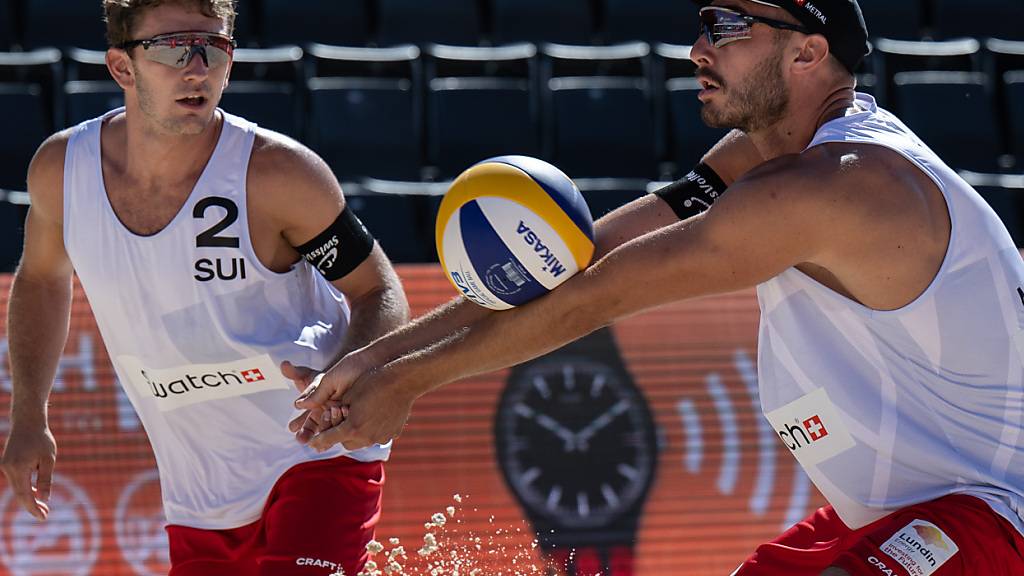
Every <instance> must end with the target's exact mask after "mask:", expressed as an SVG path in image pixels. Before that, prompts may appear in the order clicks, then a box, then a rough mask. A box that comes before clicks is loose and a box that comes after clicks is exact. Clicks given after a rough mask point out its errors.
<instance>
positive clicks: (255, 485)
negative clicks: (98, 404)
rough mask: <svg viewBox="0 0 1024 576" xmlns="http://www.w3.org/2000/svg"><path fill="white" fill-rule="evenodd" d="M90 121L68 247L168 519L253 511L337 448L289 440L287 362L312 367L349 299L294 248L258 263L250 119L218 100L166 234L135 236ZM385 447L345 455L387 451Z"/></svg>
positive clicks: (70, 179) (345, 314)
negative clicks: (206, 147)
mask: <svg viewBox="0 0 1024 576" xmlns="http://www.w3.org/2000/svg"><path fill="white" fill-rule="evenodd" d="M121 110H123V109H119V110H114V111H111V112H109V113H107V114H106V115H105V116H104V117H102V118H96V119H93V120H90V121H87V122H84V123H82V124H80V125H78V126H77V127H75V128H74V132H73V134H72V135H71V138H70V140H69V141H68V146H67V154H66V156H65V163H64V244H65V247H66V249H67V253H68V254H69V255H70V257H71V261H72V263H73V265H74V268H75V271H76V273H77V274H78V277H79V279H80V281H81V284H82V286H83V288H84V289H85V293H86V295H87V296H88V299H89V303H90V305H91V306H92V311H93V314H94V315H95V317H96V323H97V325H98V326H99V330H100V333H101V334H102V336H103V341H104V343H105V344H106V347H107V351H108V352H109V354H110V359H111V363H112V364H113V366H114V369H115V371H116V373H117V377H118V379H119V380H120V382H121V386H122V387H123V388H124V391H125V393H126V394H127V396H128V398H129V399H130V400H131V403H132V405H133V406H134V407H135V410H136V411H137V412H138V414H139V417H140V419H141V420H142V424H143V426H144V427H145V429H146V433H147V434H148V435H149V439H150V442H151V443H152V445H153V452H154V453H155V455H156V461H157V465H158V467H159V469H160V488H161V491H162V497H163V504H164V513H165V515H166V517H167V521H168V522H170V523H171V524H179V525H184V526H191V527H195V528H204V529H226V528H234V527H238V526H242V525H244V524H248V523H250V522H253V521H255V520H256V519H258V518H259V516H260V514H261V512H262V509H263V505H264V504H265V502H266V499H267V496H268V495H269V493H270V490H271V488H272V487H273V485H274V483H275V482H276V481H277V479H278V478H279V477H280V476H281V475H282V474H283V473H284V472H285V471H286V470H287V469H288V468H290V467H292V466H294V465H295V464H298V463H301V462H305V461H309V460H318V459H325V458H333V457H336V456H339V455H341V454H344V453H345V452H344V451H343V450H342V449H341V448H337V447H336V448H334V449H332V450H330V451H327V452H324V453H323V454H317V453H316V451H315V450H313V449H311V448H308V447H305V446H302V445H300V444H299V443H298V442H297V441H296V440H295V437H294V436H293V434H292V433H291V432H289V431H288V422H289V420H290V419H291V418H293V417H294V416H296V415H298V412H297V411H296V410H295V409H294V407H293V405H292V402H293V401H294V399H295V397H296V396H297V395H298V393H297V391H296V389H295V387H294V385H293V384H292V383H291V381H289V380H287V379H286V378H284V377H283V376H282V375H281V372H280V369H279V365H280V362H282V361H284V360H289V361H291V362H292V363H294V364H297V365H302V366H309V367H312V368H315V369H323V368H325V367H326V366H327V364H328V363H329V362H330V361H331V360H332V359H333V358H335V357H336V355H337V354H338V353H339V351H340V348H341V344H342V338H343V336H344V334H345V330H346V329H347V327H348V318H349V309H348V305H347V304H346V302H345V300H344V298H343V297H342V295H341V294H340V293H339V292H338V291H337V290H335V288H334V287H333V286H332V285H331V284H330V283H329V282H328V281H327V280H326V279H324V278H323V277H322V276H321V275H320V273H319V272H317V270H316V269H315V268H313V266H311V265H310V264H309V263H307V262H306V261H305V260H304V259H302V260H299V261H298V262H297V263H296V264H295V265H294V266H293V267H292V269H291V270H290V271H288V272H285V273H277V272H274V271H271V270H269V269H267V268H265V267H264V266H263V265H262V264H261V263H260V261H259V259H258V258H257V257H256V255H255V253H254V252H253V248H252V242H251V241H250V236H249V227H248V218H247V214H248V208H247V203H246V174H247V170H248V166H249V158H250V154H251V152H252V146H253V141H254V138H255V128H256V125H255V124H252V123H250V122H247V121H245V120H243V119H241V118H238V117H235V116H232V115H230V114H225V113H224V112H223V111H219V112H218V113H219V114H221V115H222V116H223V118H224V122H223V128H222V130H221V134H220V138H219V140H218V142H217V145H216V147H215V149H214V151H213V154H212V156H211V157H210V160H209V162H208V163H207V165H206V167H205V169H204V171H203V173H202V175H201V176H200V178H199V180H198V181H197V182H196V184H195V187H194V188H193V190H192V192H191V195H190V196H189V197H188V199H187V200H186V201H185V204H184V205H183V206H182V207H181V210H180V211H179V212H178V214H177V215H176V216H175V217H174V219H173V220H171V222H170V224H168V225H167V226H166V227H165V228H164V229H163V230H161V231H160V232H157V233H156V234H153V235H151V236H139V235H137V234H135V233H133V232H131V231H130V230H128V229H127V228H125V226H124V225H123V224H122V222H121V221H120V220H119V219H118V217H117V216H116V215H115V213H114V211H113V208H112V207H111V205H110V202H109V199H108V197H107V192H106V188H105V187H104V182H103V172H102V168H101V163H100V129H101V126H102V122H103V119H104V118H106V117H109V116H112V115H114V114H116V113H118V112H120V111H121ZM389 450H390V445H386V446H372V447H369V448H366V449H363V450H359V451H356V452H351V453H348V456H350V457H352V458H355V459H357V460H362V461H372V460H384V459H386V458H387V457H388V455H389Z"/></svg>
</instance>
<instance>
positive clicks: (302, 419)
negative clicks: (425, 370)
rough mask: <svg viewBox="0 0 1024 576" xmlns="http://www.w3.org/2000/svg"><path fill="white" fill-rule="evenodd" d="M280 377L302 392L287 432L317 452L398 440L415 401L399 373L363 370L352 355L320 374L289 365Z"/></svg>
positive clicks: (387, 369)
mask: <svg viewBox="0 0 1024 576" xmlns="http://www.w3.org/2000/svg"><path fill="white" fill-rule="evenodd" d="M281 373H282V374H284V376H285V377H286V378H288V379H290V380H292V382H293V383H294V384H295V386H296V388H297V389H298V390H300V391H301V392H302V394H300V395H299V397H298V398H297V399H296V400H295V407H296V408H298V409H300V410H302V411H303V412H302V414H300V415H299V416H297V417H296V418H294V419H293V420H292V421H291V422H289V424H288V429H289V430H291V431H292V432H293V433H294V434H295V438H296V439H297V440H298V441H299V442H300V443H302V444H306V445H308V446H310V447H311V448H314V449H315V450H317V451H318V452H323V451H325V450H327V449H329V448H331V447H332V446H334V445H335V444H340V445H342V447H343V448H345V449H346V450H358V449H360V448H365V447H367V446H371V445H373V444H384V443H386V442H388V441H390V440H391V439H393V438H396V437H397V436H398V435H399V434H400V433H401V432H402V428H403V427H404V426H405V422H406V421H407V420H408V419H409V412H410V411H411V410H412V404H413V401H414V400H415V396H413V395H411V394H409V393H407V392H405V391H404V390H403V387H402V386H401V382H400V381H399V378H398V377H397V374H396V371H395V370H391V369H389V368H387V367H384V368H373V367H364V366H360V363H359V362H358V361H357V360H356V359H354V358H353V357H352V356H351V355H349V356H346V357H345V358H343V359H342V360H341V361H340V362H338V363H337V364H335V365H334V366H333V367H331V368H330V369H328V370H327V371H325V372H321V373H317V372H316V371H314V370H312V369H310V368H306V367H304V366H296V365H294V364H292V363H290V362H287V361H286V362H283V363H282V364H281Z"/></svg>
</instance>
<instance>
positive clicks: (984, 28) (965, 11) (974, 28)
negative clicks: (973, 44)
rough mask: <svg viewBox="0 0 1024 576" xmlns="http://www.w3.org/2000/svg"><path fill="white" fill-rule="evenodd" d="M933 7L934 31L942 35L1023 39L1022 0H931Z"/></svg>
mask: <svg viewBox="0 0 1024 576" xmlns="http://www.w3.org/2000/svg"><path fill="white" fill-rule="evenodd" d="M933 10H934V18H935V31H936V33H937V35H938V36H939V37H941V38H956V37H960V36H976V37H982V38H1003V39H1006V40H1024V2H1022V1H1021V0H970V1H969V2H965V1H964V0H934V4H933Z"/></svg>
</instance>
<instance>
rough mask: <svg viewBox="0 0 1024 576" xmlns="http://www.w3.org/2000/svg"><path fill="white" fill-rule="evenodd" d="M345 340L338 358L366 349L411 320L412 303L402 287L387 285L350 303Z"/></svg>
mask: <svg viewBox="0 0 1024 576" xmlns="http://www.w3.org/2000/svg"><path fill="white" fill-rule="evenodd" d="M350 305H351V310H352V314H351V316H350V318H349V325H348V330H347V331H346V332H345V342H344V344H343V345H342V349H341V353H340V354H339V355H338V358H337V359H336V360H340V359H341V358H343V357H344V356H345V355H346V354H348V353H349V352H352V351H353V350H358V349H360V348H363V347H364V346H366V345H367V344H369V343H371V342H373V341H374V340H377V339H379V338H381V337H382V336H384V335H385V334H388V333H389V332H392V331H393V330H395V329H397V328H399V327H400V326H403V325H404V324H406V323H407V322H408V321H409V303H408V302H407V301H406V298H405V293H404V292H403V291H402V288H401V286H398V285H396V286H388V287H385V288H382V289H380V290H377V291H374V292H371V293H369V294H366V295H363V296H362V297H360V298H359V299H357V300H353V301H352V302H351V303H350Z"/></svg>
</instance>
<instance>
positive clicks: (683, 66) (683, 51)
mask: <svg viewBox="0 0 1024 576" xmlns="http://www.w3.org/2000/svg"><path fill="white" fill-rule="evenodd" d="M692 48H693V46H692V45H690V44H666V43H664V42H660V43H658V44H655V45H654V46H653V52H654V66H653V69H654V71H655V74H656V76H655V81H657V80H658V79H659V78H660V79H662V80H668V79H669V78H680V77H686V78H692V77H693V75H694V73H695V72H696V70H697V65H696V64H694V62H693V60H690V50H691V49H692Z"/></svg>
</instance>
